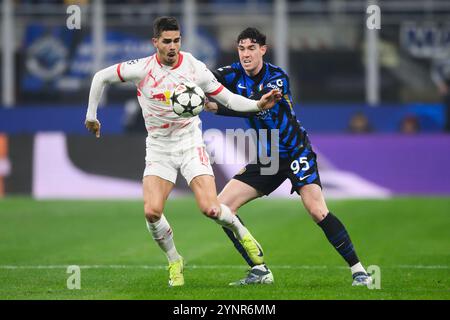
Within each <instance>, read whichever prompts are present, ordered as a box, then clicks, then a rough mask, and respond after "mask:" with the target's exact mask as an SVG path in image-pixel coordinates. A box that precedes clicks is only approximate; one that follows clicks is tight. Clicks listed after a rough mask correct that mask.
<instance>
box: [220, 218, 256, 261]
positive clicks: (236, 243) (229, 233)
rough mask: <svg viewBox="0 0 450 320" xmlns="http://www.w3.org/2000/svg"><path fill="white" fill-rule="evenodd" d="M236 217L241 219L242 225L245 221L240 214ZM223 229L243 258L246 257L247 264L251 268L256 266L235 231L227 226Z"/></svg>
mask: <svg viewBox="0 0 450 320" xmlns="http://www.w3.org/2000/svg"><path fill="white" fill-rule="evenodd" d="M236 218H238V219H239V221H240V222H241V223H242V225H244V222H243V221H242V220H241V218H240V217H239V216H238V215H236ZM222 229H223V231H225V233H226V234H227V236H228V238H230V240H231V241H232V242H233V244H234V247H235V248H236V250H237V251H239V253H240V254H241V256H242V258H244V259H245V261H246V262H247V264H248V265H249V266H250V267H251V268H252V267H254V266H255V264H254V263H253V262H252V260H251V259H250V257H249V256H248V254H247V252H246V251H245V249H244V247H243V246H242V244H241V243H240V242H239V240H238V239H237V238H236V236H235V235H234V233H233V231H231V230H230V229H227V228H225V227H222Z"/></svg>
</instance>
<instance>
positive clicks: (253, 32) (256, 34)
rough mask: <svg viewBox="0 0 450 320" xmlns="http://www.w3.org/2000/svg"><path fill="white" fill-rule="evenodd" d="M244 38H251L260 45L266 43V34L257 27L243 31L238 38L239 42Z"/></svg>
mask: <svg viewBox="0 0 450 320" xmlns="http://www.w3.org/2000/svg"><path fill="white" fill-rule="evenodd" d="M244 39H250V41H251V42H253V43H257V44H259V45H260V46H265V45H266V35H265V34H263V33H261V32H260V31H259V30H258V29H256V28H247V29H245V30H244V31H242V32H241V33H240V34H239V35H238V38H237V43H239V42H240V41H241V40H244Z"/></svg>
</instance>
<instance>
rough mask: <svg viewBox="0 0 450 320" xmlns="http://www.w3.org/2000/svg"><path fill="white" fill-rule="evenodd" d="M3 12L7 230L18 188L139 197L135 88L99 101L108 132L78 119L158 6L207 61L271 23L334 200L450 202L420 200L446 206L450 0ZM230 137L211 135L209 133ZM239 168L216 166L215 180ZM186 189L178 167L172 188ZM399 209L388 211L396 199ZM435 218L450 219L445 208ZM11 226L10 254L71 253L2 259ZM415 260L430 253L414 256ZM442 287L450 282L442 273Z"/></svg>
mask: <svg viewBox="0 0 450 320" xmlns="http://www.w3.org/2000/svg"><path fill="white" fill-rule="evenodd" d="M73 4H75V5H79V7H80V8H81V29H74V30H70V29H68V28H67V25H66V20H67V19H68V18H69V17H70V14H68V13H67V12H66V10H67V8H68V6H69V5H73ZM370 4H377V5H379V6H380V8H381V29H379V30H368V29H367V27H366V20H367V18H368V17H369V16H370V14H368V13H367V12H366V9H367V7H368V5H370ZM0 10H1V17H2V18H1V35H0V37H1V38H0V54H1V64H0V74H1V77H0V87H1V103H0V198H4V199H3V200H2V199H0V220H3V223H2V224H3V227H4V228H5V229H4V230H6V228H8V226H10V227H11V228H14V226H16V224H15V223H13V222H10V221H11V220H9V219H10V218H8V217H10V214H11V213H12V212H16V211H17V212H18V214H19V213H20V212H22V211H21V210H22V209H18V208H22V207H21V206H20V205H18V206H16V205H14V204H11V202H8V201H14V199H22V200H23V201H25V203H26V204H27V205H26V206H25V207H27V206H28V204H29V206H34V207H36V208H38V207H39V208H40V209H39V210H38V211H39V212H41V211H43V209H42V208H45V206H44V207H42V206H43V204H42V203H41V202H39V201H33V200H29V199H30V198H31V199H35V200H45V199H76V200H77V201H78V200H82V199H105V198H107V199H140V198H141V184H140V182H141V177H142V171H143V168H144V154H145V149H144V146H145V144H144V143H145V136H146V132H145V128H144V126H143V121H142V119H141V115H140V110H139V106H138V105H137V101H136V99H135V88H134V87H132V86H127V85H118V86H114V87H110V88H108V89H107V90H106V91H105V94H104V99H103V103H102V107H101V108H100V109H99V119H100V121H101V122H102V138H101V139H99V140H96V139H94V138H93V137H92V136H89V135H88V133H87V131H86V130H85V128H84V117H85V113H86V108H87V101H88V93H89V87H90V83H91V78H92V76H93V74H94V73H95V72H96V71H97V70H99V69H101V68H102V67H106V66H109V65H112V64H115V63H118V62H121V61H125V60H129V59H134V58H139V57H144V56H148V55H151V54H153V53H154V48H153V46H152V45H151V42H150V38H151V35H152V28H151V25H152V21H153V19H154V18H155V17H157V16H160V15H173V16H176V17H177V18H179V20H180V22H181V26H182V36H183V44H182V50H184V51H190V52H192V53H193V54H194V56H196V57H197V58H199V59H200V60H202V61H204V62H205V63H206V64H207V65H208V66H209V67H210V68H211V69H214V68H217V67H220V66H223V65H228V64H230V63H232V62H233V61H235V60H237V52H236V44H235V39H236V37H237V35H238V33H239V32H240V31H241V30H243V29H244V28H245V27H247V26H255V27H258V28H260V29H261V30H262V31H263V32H265V33H266V34H267V36H268V42H269V50H268V54H267V56H266V61H270V62H273V63H274V64H277V65H280V66H282V67H283V68H284V69H285V70H286V71H287V72H288V74H289V75H290V80H291V86H292V87H291V90H292V93H293V96H294V101H295V103H296V105H295V110H296V113H297V116H298V118H299V120H300V121H301V123H302V124H303V126H304V127H305V128H306V129H307V130H308V131H309V132H310V137H311V140H312V143H313V146H314V147H315V151H316V152H317V153H318V155H319V165H320V170H321V176H322V180H323V184H324V190H325V194H326V196H327V197H328V198H332V199H349V198H350V199H354V198H362V199H367V198H372V199H383V200H382V201H389V198H393V197H398V196H402V197H403V196H408V197H411V198H410V199H412V198H413V197H419V199H421V198H420V197H424V196H432V197H435V196H439V197H442V198H443V199H440V201H438V204H436V206H434V205H433V204H434V202H433V198H430V199H428V200H427V202H426V203H427V205H426V206H425V207H426V211H427V212H424V213H426V214H430V215H433V212H434V211H439V212H447V213H450V212H449V211H450V201H449V199H450V198H449V196H450V166H449V163H450V135H448V130H449V123H448V120H447V119H448V116H447V114H448V112H449V108H450V106H449V105H450V90H449V86H450V2H449V1H439V0H421V1H415V0H392V1H343V0H297V1H288V0H278V1H269V0H239V1H238V0H230V1H225V0H201V1H200V0H199V1H196V0H173V1H164V0H154V1H144V0H130V1H118V0H91V1H89V0H80V1H75V0H72V1H71V0H65V1H62V0H54V1H52V0H47V1H45V0H43V1H34V0H17V1H14V0H2V4H1V7H0ZM201 117H202V119H203V120H204V121H203V128H204V130H208V129H219V130H221V132H223V133H224V132H225V130H226V129H228V128H245V124H244V121H243V120H241V119H236V118H226V117H216V116H213V115H210V114H205V113H203V114H201ZM222 146H223V142H221V141H217V140H215V141H214V143H210V144H209V145H208V147H209V148H213V147H214V148H218V147H219V148H220V147H222ZM242 165H243V163H242V164H236V163H235V164H222V165H219V164H216V165H215V166H214V169H215V173H216V176H217V184H218V189H219V190H220V189H221V188H222V187H223V186H224V184H225V183H226V182H227V181H228V180H229V179H230V178H231V177H232V176H233V175H234V173H235V172H236V171H237V170H238V169H239V168H240V167H241V166H242ZM289 189H290V188H289V185H288V184H284V185H283V186H282V187H280V189H279V190H278V191H277V192H275V194H274V195H273V196H271V197H273V198H275V197H286V196H288V194H289V192H288V190H289ZM187 194H189V190H188V188H187V186H186V183H185V181H184V180H182V179H180V180H179V181H178V183H177V187H176V189H175V191H174V196H175V197H176V196H178V195H187ZM17 196H20V198H17ZM22 200H20V201H22ZM28 201H31V202H28ZM419 201H420V200H419ZM80 203H81V202H80ZM414 203H416V202H414ZM73 204H74V202H69V203H68V205H69V206H71V205H73ZM296 205H297V204H296ZM367 205H368V206H369V205H373V202H370V201H369V202H367ZM59 206H61V204H60V203H59ZM400 206H403V205H399V207H400ZM62 207H63V208H64V205H62ZM58 208H61V207H58ZM81 208H83V206H81V207H80V210H81ZM132 208H133V210H138V208H139V206H133V207H132ZM292 208H299V207H295V206H293V207H292ZM348 208H351V205H349V207H348ZM412 208H414V206H412ZM27 210H28V209H27ZM27 210H25V209H24V212H28V211H27ZM67 210H69V208H67ZM86 210H87V209H86ZM96 210H98V211H97V212H101V209H100V208H97V209H96ZM130 210H131V209H130ZM293 210H296V209H293ZM392 210H393V211H392V215H395V214H396V212H397V207H393V209H392ZM412 210H414V209H412ZM50 211H51V210H50ZM69 211H70V210H69ZM255 211H257V210H256V209H255ZM2 213H4V215H3V217H2ZM41 213H42V214H45V212H41ZM421 213H422V212H415V214H416V215H415V216H416V217H417V220H416V221H417V227H419V225H422V226H423V224H424V223H425V221H427V219H428V218H427V217H426V216H421V218H419V217H418V216H420V214H421ZM195 214H197V213H195ZM192 215H194V213H192ZM175 216H176V215H175ZM374 216H375V215H374ZM27 217H28V218H31V216H27ZM255 217H256V216H255ZM442 217H443V221H441V222H442V224H443V225H447V226H448V225H449V224H450V217H449V216H448V215H442ZM34 219H36V218H34ZM174 219H176V218H174ZM250 219H251V218H250ZM388 219H389V218H388V217H387V216H386V221H387V220H388ZM142 222H143V220H142ZM9 223H10V224H9ZM102 224H103V222H100V221H99V223H98V225H99V226H100V225H102ZM366 227H367V230H370V226H366ZM357 228H358V227H357V226H356V227H355V229H357ZM427 230H428V229H427ZM393 232H394V233H395V231H393ZM429 232H430V234H432V233H433V228H431V227H430V228H429ZM142 233H143V234H145V231H144V229H142ZM8 234H9V235H8ZM439 236H440V238H439V241H441V242H440V243H441V244H445V243H447V245H448V244H450V242H449V241H450V239H449V238H448V234H447V235H445V234H439ZM1 237H2V236H1V233H0V238H1ZM3 237H4V238H3V240H2V243H3V247H2V248H3V252H4V253H5V254H4V255H2V254H0V259H1V257H2V256H3V258H4V259H5V260H4V261H3V262H1V261H0V264H2V265H5V264H27V263H43V262H48V263H53V264H62V263H65V262H68V263H69V260H67V259H66V260H64V259H65V258H61V257H60V258H61V259H60V260H58V261H55V260H53V261H50V260H48V261H46V260H45V259H44V260H42V261H41V260H39V259H40V258H36V259H34V260H33V259H30V260H27V256H26V255H23V256H20V257H19V256H17V257H16V256H14V253H13V252H12V251H11V250H10V249H8V250H9V251H8V253H9V254H8V255H6V251H5V250H6V248H7V246H9V244H12V243H15V242H14V241H15V240H17V239H16V238H15V235H14V234H13V233H11V231H10V233H6V232H5V233H3ZM61 237H63V235H61ZM218 237H220V235H219V236H218ZM362 238H364V236H362V235H361V239H362ZM37 240H38V239H37ZM147 240H148V241H149V242H150V238H148V239H147ZM417 240H419V239H417ZM400 241H402V240H400ZM405 241H406V240H405ZM17 243H19V242H17ZM17 243H16V245H17V246H18V244H17ZM224 245H225V244H224ZM149 246H150V245H149ZM324 246H325V244H324ZM12 247H13V248H14V246H12ZM17 248H19V247H17ZM147 249H148V248H147ZM153 249H155V252H156V255H158V254H159V253H158V251H156V248H152V250H153ZM447 249H448V247H447ZM18 250H19V249H18ZM438 251H439V250H438ZM444 251H445V250H443V251H442V250H441V251H439V252H438V253H437V255H438V256H439V259H437V260H435V262H436V263H438V264H439V265H441V266H443V269H442V270H441V272H444V275H446V276H448V270H449V267H450V257H449V255H448V253H449V252H448V251H447V252H446V253H445V252H444ZM330 254H332V253H330ZM380 255H381V253H380ZM161 256H162V254H161ZM236 259H238V258H236ZM56 260H57V259H56ZM94 260H95V259H94ZM235 261H236V263H239V262H238V261H239V260H235ZM336 261H338V260H336ZM428 261H429V262H430V263H431V264H433V260H432V259H431V260H428ZM75 262H76V261H75ZM109 262H111V261H109ZM125 262H126V261H125ZM159 262H160V263H163V259H162V257H161V259H160V260H158V263H159ZM410 262H411V263H417V264H422V263H423V264H426V261H422V260H421V259H416V260H415V261H410ZM85 263H89V259H87V258H86V259H85ZM303 263H305V261H303ZM337 263H339V261H338V262H337ZM392 263H393V264H394V265H396V264H399V263H400V262H398V261H396V262H392ZM0 273H1V270H0ZM447 278H448V277H447ZM444 285H446V286H447V287H446V290H447V291H446V292H447V294H448V285H449V284H448V282H446V283H444ZM17 290H19V289H17ZM19 291H20V290H19ZM19 296H20V295H19ZM270 297H271V296H270V295H269V296H263V298H270ZM400 297H401V296H400ZM415 297H416V298H417V297H418V296H415ZM419 297H421V296H419ZM424 297H426V295H424ZM447 297H448V296H447Z"/></svg>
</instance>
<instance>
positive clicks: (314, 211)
mask: <svg viewBox="0 0 450 320" xmlns="http://www.w3.org/2000/svg"><path fill="white" fill-rule="evenodd" d="M308 212H309V214H310V215H311V217H312V218H313V220H314V221H315V222H320V221H322V220H323V219H325V217H326V216H327V214H328V210H327V209H326V208H323V207H321V206H311V207H310V208H308Z"/></svg>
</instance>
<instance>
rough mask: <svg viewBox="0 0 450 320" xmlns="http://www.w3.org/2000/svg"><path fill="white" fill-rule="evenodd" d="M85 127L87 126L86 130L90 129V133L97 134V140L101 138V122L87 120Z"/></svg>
mask: <svg viewBox="0 0 450 320" xmlns="http://www.w3.org/2000/svg"><path fill="white" fill-rule="evenodd" d="M84 125H85V126H86V129H88V131H89V132H92V133H93V134H95V137H96V138H100V127H101V124H100V121H98V120H86V121H85V122H84Z"/></svg>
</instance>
